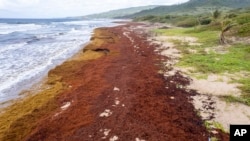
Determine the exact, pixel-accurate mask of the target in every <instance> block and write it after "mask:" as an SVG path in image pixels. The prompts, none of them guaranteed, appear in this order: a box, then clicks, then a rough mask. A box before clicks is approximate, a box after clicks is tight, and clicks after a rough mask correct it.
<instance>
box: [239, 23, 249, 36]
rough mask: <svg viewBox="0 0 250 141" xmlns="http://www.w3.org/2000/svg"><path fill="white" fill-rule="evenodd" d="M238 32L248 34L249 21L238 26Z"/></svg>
mask: <svg viewBox="0 0 250 141" xmlns="http://www.w3.org/2000/svg"><path fill="white" fill-rule="evenodd" d="M238 34H239V35H240V36H250V23H246V24H244V25H242V26H239V27H238Z"/></svg>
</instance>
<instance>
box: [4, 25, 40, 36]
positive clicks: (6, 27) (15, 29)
mask: <svg viewBox="0 0 250 141" xmlns="http://www.w3.org/2000/svg"><path fill="white" fill-rule="evenodd" d="M40 28H42V25H37V24H0V34H9V33H12V32H23V31H30V30H37V29H40Z"/></svg>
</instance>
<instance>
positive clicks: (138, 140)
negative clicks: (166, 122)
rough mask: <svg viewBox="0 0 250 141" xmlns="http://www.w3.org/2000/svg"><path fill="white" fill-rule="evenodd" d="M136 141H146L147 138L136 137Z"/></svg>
mask: <svg viewBox="0 0 250 141" xmlns="http://www.w3.org/2000/svg"><path fill="white" fill-rule="evenodd" d="M135 141H146V140H143V139H140V138H135Z"/></svg>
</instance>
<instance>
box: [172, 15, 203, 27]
mask: <svg viewBox="0 0 250 141" xmlns="http://www.w3.org/2000/svg"><path fill="white" fill-rule="evenodd" d="M197 24H198V22H197V20H196V19H195V18H192V17H190V18H186V19H185V20H183V21H179V22H177V23H176V25H177V26H179V27H194V26H196V25H197Z"/></svg>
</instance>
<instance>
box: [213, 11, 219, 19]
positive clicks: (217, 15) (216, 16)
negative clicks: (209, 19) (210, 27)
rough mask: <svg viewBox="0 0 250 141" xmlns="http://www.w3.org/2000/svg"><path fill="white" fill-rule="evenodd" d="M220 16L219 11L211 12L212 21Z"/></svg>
mask: <svg viewBox="0 0 250 141" xmlns="http://www.w3.org/2000/svg"><path fill="white" fill-rule="evenodd" d="M220 15H221V12H220V11H219V10H215V11H214V12H213V18H214V19H218V18H219V17H220Z"/></svg>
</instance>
